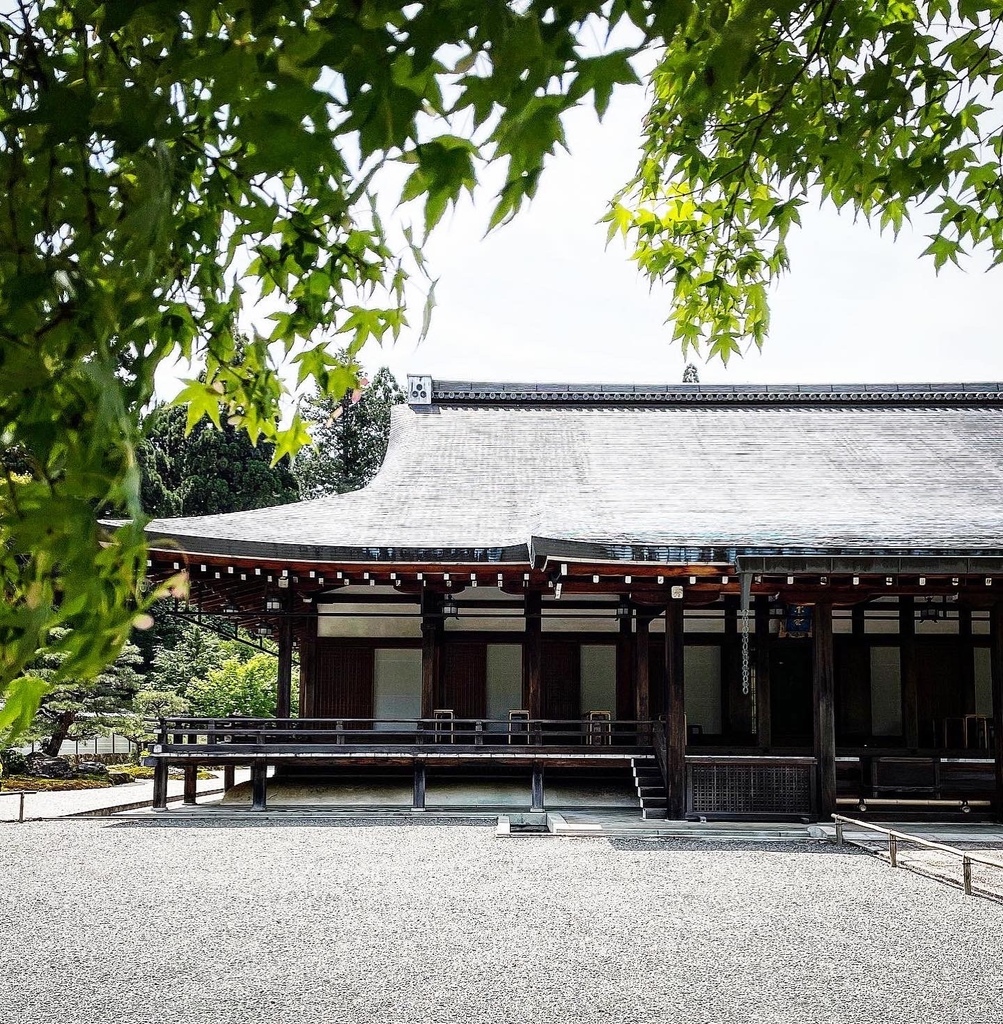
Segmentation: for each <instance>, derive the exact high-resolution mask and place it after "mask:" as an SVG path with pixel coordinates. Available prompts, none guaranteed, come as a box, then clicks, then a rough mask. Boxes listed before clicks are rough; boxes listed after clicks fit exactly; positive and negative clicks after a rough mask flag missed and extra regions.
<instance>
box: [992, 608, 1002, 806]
mask: <svg viewBox="0 0 1003 1024" xmlns="http://www.w3.org/2000/svg"><path fill="white" fill-rule="evenodd" d="M989 632H990V644H991V647H990V658H991V662H990V664H991V665H992V679H993V746H994V747H995V749H994V751H993V757H994V758H995V760H996V820H997V821H1003V601H997V602H996V603H995V604H993V606H992V609H991V610H990V612H989Z"/></svg>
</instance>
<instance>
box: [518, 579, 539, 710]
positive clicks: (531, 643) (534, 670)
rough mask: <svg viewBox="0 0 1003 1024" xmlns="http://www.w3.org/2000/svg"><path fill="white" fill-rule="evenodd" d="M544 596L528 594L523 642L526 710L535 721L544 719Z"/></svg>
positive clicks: (535, 593)
mask: <svg viewBox="0 0 1003 1024" xmlns="http://www.w3.org/2000/svg"><path fill="white" fill-rule="evenodd" d="M542 611H543V595H542V594H540V593H539V592H536V591H530V592H529V593H528V594H526V602H525V615H526V634H525V636H524V637H523V641H522V678H523V680H524V682H523V685H524V687H525V697H526V709H527V710H528V711H529V717H530V719H531V720H533V721H535V720H537V719H540V718H542V717H543V689H542V682H541V667H542V666H541V662H542V660H543V659H542V649H543V622H542V620H541V613H542Z"/></svg>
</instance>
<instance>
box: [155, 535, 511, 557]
mask: <svg viewBox="0 0 1003 1024" xmlns="http://www.w3.org/2000/svg"><path fill="white" fill-rule="evenodd" d="M149 549H150V551H153V552H160V553H164V554H170V555H179V554H187V555H202V556H204V557H206V558H222V559H227V558H232V559H241V560H247V561H251V562H253V561H263V562H279V563H296V564H317V565H341V564H344V563H356V562H364V563H371V562H381V563H387V564H423V565H443V564H446V565H449V564H482V563H483V564H486V565H487V564H490V565H495V564H509V563H515V564H520V565H526V564H528V563H529V548H528V546H527V545H525V544H514V545H509V546H507V547H483V548H481V547H455V548H446V547H442V548H438V547H437V548H431V547H429V548H413V547H347V546H341V545H335V544H331V545H317V544H281V543H274V542H269V541H247V540H229V539H225V538H220V537H198V536H189V535H181V534H173V535H170V534H157V535H156V536H154V537H152V538H151V540H150V542H149Z"/></svg>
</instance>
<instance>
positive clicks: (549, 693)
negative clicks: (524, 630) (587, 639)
mask: <svg viewBox="0 0 1003 1024" xmlns="http://www.w3.org/2000/svg"><path fill="white" fill-rule="evenodd" d="M540 681H541V684H542V690H543V694H542V699H543V717H544V718H557V719H572V718H579V717H581V713H582V675H581V654H580V645H579V644H577V643H574V642H572V641H567V640H544V641H543V643H542V654H541V665H540Z"/></svg>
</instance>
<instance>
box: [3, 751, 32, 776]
mask: <svg viewBox="0 0 1003 1024" xmlns="http://www.w3.org/2000/svg"><path fill="white" fill-rule="evenodd" d="M0 768H3V774H4V775H24V774H25V773H26V772H27V770H28V762H27V761H26V760H25V756H24V754H22V753H21V751H20V750H16V749H15V748H14V747H8V748H7V750H0Z"/></svg>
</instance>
